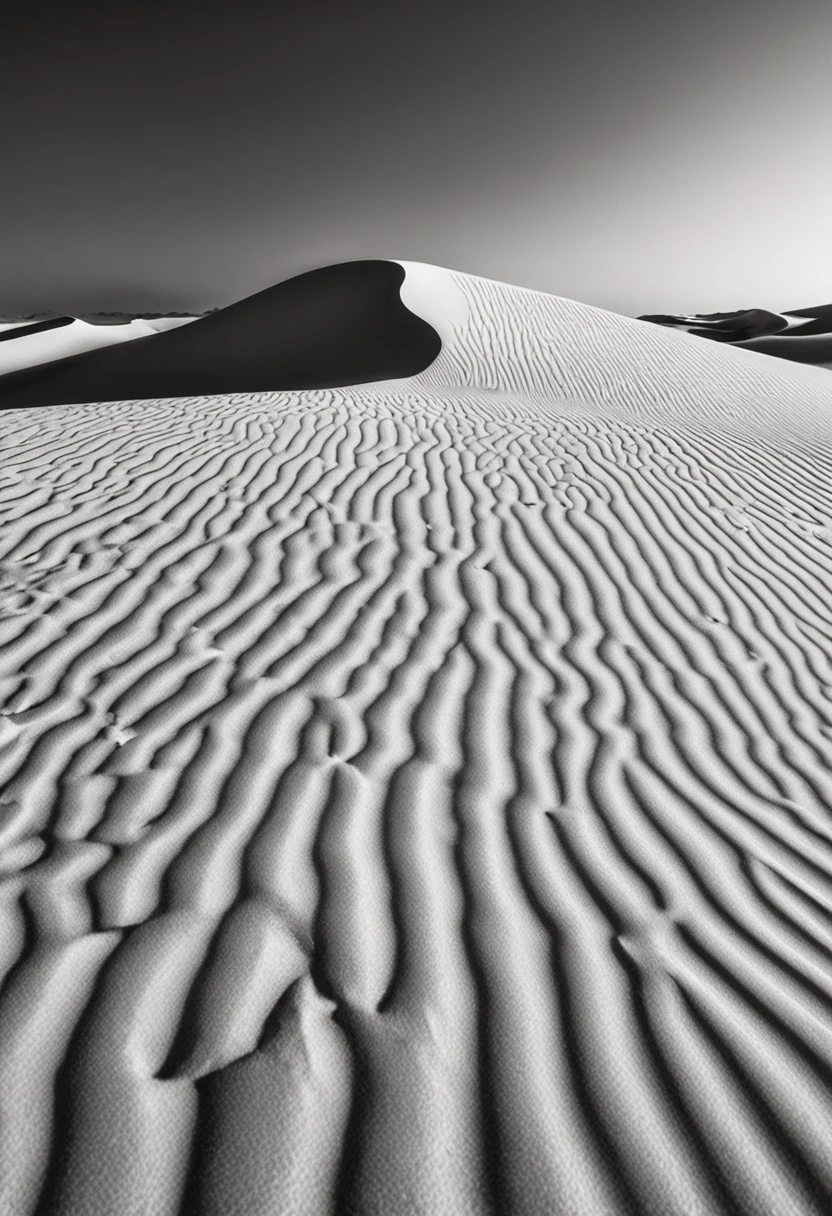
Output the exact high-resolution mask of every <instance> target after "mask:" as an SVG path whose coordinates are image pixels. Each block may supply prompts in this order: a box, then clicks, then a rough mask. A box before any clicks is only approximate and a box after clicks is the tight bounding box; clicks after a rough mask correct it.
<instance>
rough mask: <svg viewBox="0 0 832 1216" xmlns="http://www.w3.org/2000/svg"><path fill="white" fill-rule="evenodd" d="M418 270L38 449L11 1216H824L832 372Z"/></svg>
mask: <svg viewBox="0 0 832 1216" xmlns="http://www.w3.org/2000/svg"><path fill="white" fill-rule="evenodd" d="M404 266H405V272H406V274H405V280H404V283H403V284H402V288H401V293H402V300H403V301H404V304H405V305H406V306H407V307H408V308H409V309H411V310H412V311H413V312H414V313H416V314H417V315H419V316H421V317H422V318H423V319H425V320H427V321H428V322H429V324H430V325H431V326H432V327H433V328H434V329H435V330H436V332H437V333H438V334H439V335H440V337H441V338H442V342H443V347H442V351H441V353H440V354H439V357H438V358H437V359H436V360H435V362H433V363H432V364H431V365H430V366H429V367H428V368H427V370H425V371H424V372H422V373H421V374H418V375H415V376H412V377H410V378H407V379H400V380H395V381H387V382H380V383H374V384H366V385H361V386H358V387H344V388H338V389H328V390H309V391H298V392H288V391H287V392H281V393H261V394H249V395H236V396H234V395H230V396H224V397H201V398H189V399H177V400H153V401H119V402H115V403H110V404H92V405H72V406H57V407H53V408H47V409H35V408H32V409H19V410H15V411H13V412H6V413H3V414H0V432H1V433H2V442H3V450H4V452H5V458H4V460H3V464H2V475H0V504H1V505H2V515H0V520H1V521H2V527H0V542H2V548H0V571H1V572H2V579H3V582H2V590H1V591H0V605H2V616H1V617H0V674H1V675H2V682H0V692H2V695H3V698H4V700H3V704H4V709H3V711H2V717H0V764H1V765H2V781H3V787H4V793H3V797H2V806H1V807H0V810H1V811H2V838H1V840H0V843H2V854H0V861H1V862H2V869H3V873H4V877H3V879H2V886H0V895H2V899H1V900H0V909H1V910H2V911H1V912H0V925H1V926H2V928H1V929H0V951H1V952H2V963H0V973H2V975H3V976H4V980H3V986H2V989H0V1212H2V1213H4V1214H9V1216H18V1214H21V1216H22V1214H23V1213H38V1216H46V1214H50V1216H51V1214H53V1213H61V1214H62V1216H88V1214H89V1216H105V1214H106V1216H110V1214H113V1216H115V1214H116V1213H118V1214H119V1216H133V1214H139V1213H141V1214H142V1216H168V1214H173V1213H178V1212H187V1213H200V1214H201V1213H205V1214H211V1216H254V1214H257V1216H261V1214H265V1213H270V1214H271V1213H293V1214H294V1213H298V1214H301V1213H302V1214H308V1216H320V1214H321V1213H326V1212H338V1213H361V1214H362V1216H364V1214H367V1216H371V1214H372V1216H394V1214H403V1216H404V1214H409V1213H425V1214H434V1213H437V1214H438V1213H441V1214H449V1216H458V1214H466V1216H467V1214H468V1213H471V1214H478V1216H479V1214H480V1213H499V1214H502V1213H522V1214H524V1216H525V1214H528V1216H537V1214H541V1216H544V1214H545V1216H561V1214H563V1216H567V1214H568V1216H608V1214H609V1216H612V1214H615V1216H619V1214H622V1213H649V1214H655V1216H694V1214H696V1216H700V1214H701V1216H714V1214H723V1213H726V1214H727V1213H731V1214H736V1213H742V1214H745V1213H749V1214H755V1216H756V1214H760V1216H762V1214H766V1216H768V1214H770V1213H777V1214H778V1216H780V1214H789V1216H792V1214H797V1213H799V1214H804V1213H817V1214H821V1213H826V1212H828V1211H829V1210H830V1205H831V1204H832V1152H830V1146H832V1087H831V1083H832V817H831V816H830V805H832V776H830V768H829V757H830V752H832V748H831V747H830V742H831V741H832V729H831V728H832V607H831V606H830V585H831V584H830V580H831V579H832V490H831V489H830V473H831V472H832V387H830V380H829V376H828V373H826V372H824V371H820V370H818V369H815V368H810V367H803V366H800V365H791V364H787V363H781V362H778V361H776V360H773V359H768V358H766V357H764V356H761V355H756V354H751V353H747V352H744V351H740V350H736V349H734V348H731V347H729V346H722V345H719V344H716V343H714V344H711V343H706V342H701V341H697V340H696V339H694V338H690V337H688V336H687V335H684V334H680V333H677V332H674V331H672V330H665V329H662V328H659V327H654V326H650V325H647V324H643V323H639V322H635V321H627V320H625V319H622V318H620V317H614V316H612V315H609V314H605V313H601V312H598V311H597V310H593V309H590V308H586V307H584V306H582V305H578V304H575V303H573V302H571V301H566V300H560V299H556V298H554V297H547V296H541V295H538V294H536V293H533V292H529V291H523V290H520V289H516V288H510V287H507V286H504V285H502V284H495V283H491V282H488V281H485V280H481V279H475V278H472V277H469V276H464V275H455V274H451V273H450V272H446V271H441V270H438V269H436V268H431V267H423V266H414V265H412V264H408V263H405V264H404ZM201 324H203V322H201V321H200V322H195V323H194V325H193V326H188V327H187V329H186V330H185V331H183V332H188V331H190V330H192V329H193V330H196V329H197V327H198V326H199V325H201ZM155 340H156V339H151V341H155Z"/></svg>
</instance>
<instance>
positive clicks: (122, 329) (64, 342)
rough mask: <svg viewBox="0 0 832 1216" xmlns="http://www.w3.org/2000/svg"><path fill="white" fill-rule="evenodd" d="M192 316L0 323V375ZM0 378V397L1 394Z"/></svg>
mask: <svg viewBox="0 0 832 1216" xmlns="http://www.w3.org/2000/svg"><path fill="white" fill-rule="evenodd" d="M192 320H194V318H193V317H156V318H148V319H147V320H145V319H135V320H131V321H127V322H126V323H121V324H113V325H101V324H90V323H89V322H87V321H82V320H79V319H77V318H74V317H58V318H56V319H54V320H49V321H35V322H29V323H26V322H23V323H11V324H6V325H2V326H0V377H3V376H5V375H7V374H9V373H10V372H18V373H20V372H26V371H28V370H29V369H33V368H40V367H42V366H43V365H44V364H51V363H55V362H57V361H59V360H64V359H68V358H70V357H72V356H77V355H80V354H84V353H86V352H87V351H94V350H99V349H101V348H103V347H107V346H117V345H120V344H121V343H122V342H130V341H133V340H135V339H136V338H146V337H151V336H152V335H154V334H159V333H162V332H164V331H166V330H168V329H176V328H178V327H179V326H180V325H185V324H187V323H188V322H190V321H192ZM2 385H3V381H2V379H0V400H2V397H3V388H2Z"/></svg>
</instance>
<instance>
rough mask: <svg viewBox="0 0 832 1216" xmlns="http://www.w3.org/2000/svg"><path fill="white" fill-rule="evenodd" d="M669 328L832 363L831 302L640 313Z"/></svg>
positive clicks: (802, 359) (800, 360) (766, 352)
mask: <svg viewBox="0 0 832 1216" xmlns="http://www.w3.org/2000/svg"><path fill="white" fill-rule="evenodd" d="M639 320H640V321H651V322H652V323H653V324H654V325H664V326H666V327H668V328H670V329H682V330H685V331H686V332H687V333H689V334H693V335H694V337H697V338H710V339H711V341H713V342H729V343H731V344H732V345H734V346H744V347H746V349H748V350H756V351H759V352H760V353H761V354H764V355H774V356H775V357H776V358H779V359H790V360H792V361H793V362H795V363H814V364H816V365H820V366H826V365H827V364H832V304H820V305H817V306H816V307H814V308H792V309H789V311H788V312H784V313H776V312H768V311H767V310H766V309H764V308H743V309H739V310H738V311H737V312H713V313H696V314H693V315H691V316H683V315H681V314H680V315H678V316H672V315H669V314H665V313H662V314H650V315H647V316H643V317H639Z"/></svg>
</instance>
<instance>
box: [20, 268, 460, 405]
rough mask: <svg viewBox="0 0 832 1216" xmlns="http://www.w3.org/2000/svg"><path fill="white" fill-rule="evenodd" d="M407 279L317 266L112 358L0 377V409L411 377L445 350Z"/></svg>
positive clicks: (395, 272) (100, 355)
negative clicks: (408, 290) (407, 294)
mask: <svg viewBox="0 0 832 1216" xmlns="http://www.w3.org/2000/svg"><path fill="white" fill-rule="evenodd" d="M403 279H404V269H403V267H402V266H400V265H399V264H398V263H397V262H389V261H370V260H368V261H359V262H344V263H340V264H338V265H335V266H324V267H321V268H319V269H317V270H312V271H309V272H307V273H306V274H301V275H297V276H296V277H295V278H292V279H287V280H286V281H285V282H283V283H278V284H277V286H275V287H270V288H268V289H267V290H266V291H260V292H257V293H256V294H255V295H253V296H249V297H247V298H246V299H244V300H240V301H239V302H238V303H236V304H231V305H229V306H228V307H227V308H223V309H220V310H219V311H218V312H215V313H211V314H209V315H207V316H203V317H200V318H198V319H197V320H196V321H193V322H191V323H189V324H188V325H185V326H182V327H177V328H175V329H165V330H164V331H163V332H155V331H154V330H152V329H150V328H149V327H148V333H149V334H150V335H151V336H150V337H147V338H144V339H140V340H138V341H136V342H130V343H129V344H123V345H121V346H119V347H118V349H112V348H110V349H99V350H94V351H93V350H90V351H88V352H86V353H82V354H79V355H77V356H74V357H72V358H66V359H61V360H59V361H56V362H51V363H49V364H43V365H41V366H38V367H26V368H25V369H24V370H21V371H18V372H16V373H13V374H10V375H7V376H2V377H0V408H4V409H10V408H15V407H21V406H32V405H37V406H43V405H66V404H72V403H76V402H84V401H117V400H124V399H138V398H154V397H163V396H164V397H190V396H199V395H204V394H207V393H238V392H262V391H268V390H271V389H291V388H329V387H333V386H340V385H347V384H353V383H363V382H367V381H373V380H386V379H388V378H391V377H402V376H408V375H414V374H415V373H417V372H419V371H421V370H422V369H423V368H425V367H427V366H428V364H429V363H431V361H432V360H433V359H435V358H436V355H437V354H438V353H439V350H440V347H441V342H440V339H439V337H438V335H437V334H436V333H435V332H434V331H433V330H432V329H431V328H430V327H429V326H428V325H426V324H425V322H424V321H423V320H422V319H421V318H420V317H419V316H417V315H415V314H414V313H412V312H410V311H409V310H408V309H407V308H406V307H405V305H404V304H403V302H402V300H401V297H400V295H399V287H400V285H401V283H402V280H403ZM76 324H78V325H80V324H81V322H76ZM134 324H137V323H134ZM150 325H152V322H151V323H149V326H150ZM87 328H88V329H90V330H94V329H95V328H96V327H94V326H87ZM119 328H122V327H118V326H111V327H110V329H111V330H112V331H113V332H116V331H117V330H118V329H119ZM33 340H34V339H30V341H33ZM99 345H101V344H100V343H99ZM0 370H2V364H0Z"/></svg>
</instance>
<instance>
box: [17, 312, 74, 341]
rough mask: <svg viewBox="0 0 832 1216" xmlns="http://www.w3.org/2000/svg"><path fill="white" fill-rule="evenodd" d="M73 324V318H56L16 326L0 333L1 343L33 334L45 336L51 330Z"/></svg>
mask: <svg viewBox="0 0 832 1216" xmlns="http://www.w3.org/2000/svg"><path fill="white" fill-rule="evenodd" d="M71 324H72V317H55V318H54V319H53V320H49V321H35V322H33V324H31V325H16V326H15V327H14V329H6V330H3V331H2V333H0V342H10V341H11V340H12V339H13V338H28V337H29V336H30V335H31V334H43V333H46V331H47V330H49V329H63V327H64V326H65V325H71Z"/></svg>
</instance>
